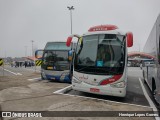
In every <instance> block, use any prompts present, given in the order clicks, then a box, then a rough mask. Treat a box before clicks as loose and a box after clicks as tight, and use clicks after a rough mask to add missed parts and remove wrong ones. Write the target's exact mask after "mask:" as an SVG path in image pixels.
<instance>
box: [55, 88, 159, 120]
mask: <svg viewBox="0 0 160 120" xmlns="http://www.w3.org/2000/svg"><path fill="white" fill-rule="evenodd" d="M70 90H72V85H70V86H67V87H65V88H62V89H60V90H57V91H55V92H53V93H54V94H61V95H67V96H72V97H75V96H76V97H79V98H87V99H92V100H99V101H106V102H111V103H118V104H124V105H131V106H137V107H144V108H152V107H149V106H143V105H136V104H130V103H124V102H116V101H111V100H104V99H99V98H93V97H86V96H80V95H71V94H65V93H66V92H67V91H70ZM158 120H159V119H158Z"/></svg>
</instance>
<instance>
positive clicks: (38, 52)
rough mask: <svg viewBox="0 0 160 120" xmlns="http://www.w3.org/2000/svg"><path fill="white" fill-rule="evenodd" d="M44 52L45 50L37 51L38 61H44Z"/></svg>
mask: <svg viewBox="0 0 160 120" xmlns="http://www.w3.org/2000/svg"><path fill="white" fill-rule="evenodd" d="M43 52H44V50H36V51H35V58H37V59H40V60H41V59H42V56H43Z"/></svg>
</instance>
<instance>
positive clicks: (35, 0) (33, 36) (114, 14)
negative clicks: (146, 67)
mask: <svg viewBox="0 0 160 120" xmlns="http://www.w3.org/2000/svg"><path fill="white" fill-rule="evenodd" d="M72 5H73V6H74V8H75V10H74V11H73V16H72V17H73V33H76V34H80V35H81V34H83V33H85V32H86V31H87V30H88V29H89V28H90V27H91V26H95V25H101V24H114V25H117V26H118V27H119V28H120V29H122V30H124V31H126V32H127V31H132V32H133V35H134V46H133V47H132V48H129V51H139V48H140V50H141V51H142V50H143V46H144V44H145V42H146V40H147V38H148V36H149V33H150V31H151V29H152V27H153V24H154V23H155V20H156V18H157V16H158V14H159V13H160V0H0V57H5V56H6V57H10V56H11V57H23V56H25V51H27V56H29V55H31V48H32V47H31V46H32V42H31V40H33V41H34V42H33V45H34V48H38V49H43V48H44V46H45V44H46V42H48V41H58V40H66V38H67V37H68V36H69V35H70V13H69V10H68V9H67V6H72ZM25 46H26V47H25Z"/></svg>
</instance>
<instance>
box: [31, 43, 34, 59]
mask: <svg viewBox="0 0 160 120" xmlns="http://www.w3.org/2000/svg"><path fill="white" fill-rule="evenodd" d="M31 42H32V57H33V56H34V54H33V42H34V41H33V40H31Z"/></svg>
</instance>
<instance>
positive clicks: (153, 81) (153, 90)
mask: <svg viewBox="0 0 160 120" xmlns="http://www.w3.org/2000/svg"><path fill="white" fill-rule="evenodd" d="M152 96H153V99H154V100H155V101H156V97H155V96H156V84H155V80H154V78H152ZM156 103H157V101H156Z"/></svg>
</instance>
